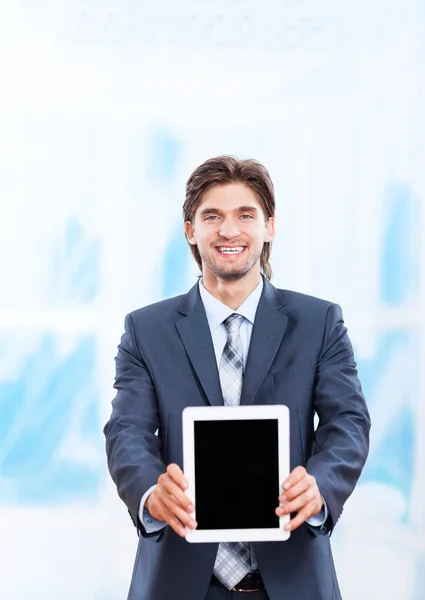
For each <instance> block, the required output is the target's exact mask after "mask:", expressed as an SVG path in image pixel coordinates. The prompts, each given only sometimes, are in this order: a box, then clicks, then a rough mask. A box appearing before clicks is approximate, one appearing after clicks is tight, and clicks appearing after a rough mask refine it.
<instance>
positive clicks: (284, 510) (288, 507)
mask: <svg viewBox="0 0 425 600" xmlns="http://www.w3.org/2000/svg"><path fill="white" fill-rule="evenodd" d="M310 502H315V505H316V506H317V505H318V503H319V493H318V491H316V490H315V488H308V490H306V491H305V492H303V493H302V494H300V495H299V496H297V497H296V498H294V500H292V501H291V502H286V503H285V504H283V505H282V506H280V507H279V508H278V509H277V511H276V514H278V515H288V514H290V513H292V512H296V511H300V510H302V509H303V508H304V507H305V506H307V505H308V504H310Z"/></svg>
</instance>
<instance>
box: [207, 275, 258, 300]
mask: <svg viewBox="0 0 425 600" xmlns="http://www.w3.org/2000/svg"><path fill="white" fill-rule="evenodd" d="M252 271H254V269H252ZM252 271H250V272H249V273H247V274H246V275H245V276H244V277H241V278H240V279H235V280H228V279H220V278H219V277H217V276H216V275H214V274H213V273H211V271H206V270H204V272H203V273H202V282H203V284H204V287H205V289H207V290H208V291H209V293H210V294H211V295H212V296H214V298H217V300H220V302H222V303H223V304H225V305H226V306H228V307H229V308H231V309H233V310H237V309H238V308H239V307H240V305H241V304H242V303H243V302H244V301H245V300H246V299H247V298H248V296H249V295H250V294H251V293H252V292H253V291H254V290H255V288H256V287H257V285H258V284H259V283H260V280H261V274H260V270H259V269H258V271H257V270H255V272H252Z"/></svg>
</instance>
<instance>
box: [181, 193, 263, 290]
mask: <svg viewBox="0 0 425 600" xmlns="http://www.w3.org/2000/svg"><path fill="white" fill-rule="evenodd" d="M185 232H186V236H187V239H188V242H189V243H190V244H192V245H196V246H197V247H198V250H199V254H200V255H201V258H202V271H203V274H204V276H205V275H206V274H207V273H206V270H209V271H210V272H211V273H213V274H214V275H216V276H217V277H219V278H220V279H223V280H235V279H240V278H242V277H244V275H246V274H247V273H249V272H250V271H251V270H252V269H253V268H255V269H258V273H259V271H260V257H261V252H262V249H263V244H264V242H270V241H271V240H272V239H273V236H274V218H273V217H271V218H270V219H268V220H267V222H266V220H265V216H264V212H263V210H262V208H261V204H260V202H259V201H258V199H257V197H256V195H255V194H254V192H253V191H252V190H251V189H250V188H249V187H247V186H246V185H244V184H242V183H232V184H228V185H220V186H216V187H213V188H212V189H210V190H209V191H208V192H207V193H206V194H205V196H204V198H203V201H202V203H201V204H200V206H199V207H198V209H197V211H196V213H195V217H194V219H193V222H192V223H191V222H190V221H187V222H186V223H185Z"/></svg>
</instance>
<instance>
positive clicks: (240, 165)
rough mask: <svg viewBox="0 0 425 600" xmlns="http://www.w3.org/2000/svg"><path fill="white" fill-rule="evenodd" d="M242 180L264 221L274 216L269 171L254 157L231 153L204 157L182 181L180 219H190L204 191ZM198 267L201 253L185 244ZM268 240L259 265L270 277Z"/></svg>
mask: <svg viewBox="0 0 425 600" xmlns="http://www.w3.org/2000/svg"><path fill="white" fill-rule="evenodd" d="M230 183H243V184H244V185H246V186H247V187H249V188H250V189H251V190H252V191H253V192H254V193H255V195H256V196H257V198H258V200H259V202H260V204H261V207H262V209H263V212H264V215H265V217H266V219H267V220H268V219H269V218H270V217H274V215H275V198H274V187H273V183H272V180H271V178H270V175H269V172H268V171H267V169H266V168H265V167H263V165H262V164H261V163H259V162H258V161H257V160H254V159H249V160H238V159H237V158H235V157H234V156H225V155H224V156H217V157H216V158H210V159H208V160H206V161H205V162H204V163H202V165H200V166H199V167H198V168H197V169H195V170H194V171H193V173H192V175H191V176H190V177H189V179H188V181H187V183H186V200H185V201H184V204H183V218H184V221H185V222H186V221H190V222H192V220H193V218H194V217H195V213H196V210H197V209H198V207H199V206H200V204H201V202H202V198H203V197H204V194H205V193H206V192H207V191H208V190H210V189H211V188H213V187H215V186H218V185H228V184H230ZM189 246H190V251H191V252H192V254H193V256H194V258H195V260H196V262H197V263H198V266H199V268H200V269H201V270H202V260H201V255H200V254H199V250H198V247H197V246H194V245H192V244H189ZM270 251H271V242H264V246H263V251H262V253H261V258H260V264H261V268H262V270H263V273H264V276H265V277H266V278H267V279H271V276H272V269H271V266H270V262H269V259H270Z"/></svg>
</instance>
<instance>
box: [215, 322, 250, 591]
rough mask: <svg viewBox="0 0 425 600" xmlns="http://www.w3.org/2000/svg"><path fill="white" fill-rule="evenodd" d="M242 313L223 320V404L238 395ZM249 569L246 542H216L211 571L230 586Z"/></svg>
mask: <svg viewBox="0 0 425 600" xmlns="http://www.w3.org/2000/svg"><path fill="white" fill-rule="evenodd" d="M243 320H244V317H242V316H241V315H237V314H236V313H233V314H232V315H230V317H227V319H225V320H224V321H223V324H224V326H225V327H226V329H227V342H226V345H225V346H224V350H223V354H222V356H221V361H220V368H219V375H220V383H221V391H222V393H223V399H224V404H225V405H226V406H237V405H238V404H239V402H240V399H241V391H242V381H243V355H242V341H241V336H240V328H241V325H242V321H243ZM250 570H251V551H250V545H249V544H248V543H247V542H222V543H221V544H219V546H218V552H217V557H216V559H215V564H214V570H213V572H214V575H215V576H216V577H217V579H219V580H220V581H221V583H222V584H223V585H224V586H225V587H227V589H229V590H230V589H232V588H233V587H234V586H235V585H236V584H237V583H239V581H240V580H241V579H243V578H244V577H245V575H246V574H247V573H248V572H249V571H250Z"/></svg>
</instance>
